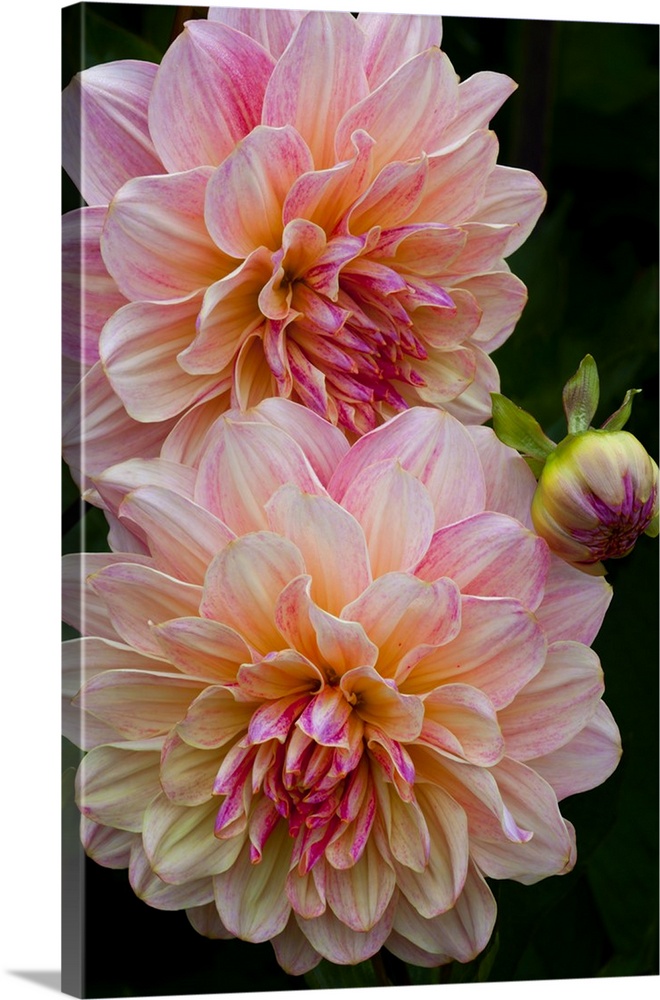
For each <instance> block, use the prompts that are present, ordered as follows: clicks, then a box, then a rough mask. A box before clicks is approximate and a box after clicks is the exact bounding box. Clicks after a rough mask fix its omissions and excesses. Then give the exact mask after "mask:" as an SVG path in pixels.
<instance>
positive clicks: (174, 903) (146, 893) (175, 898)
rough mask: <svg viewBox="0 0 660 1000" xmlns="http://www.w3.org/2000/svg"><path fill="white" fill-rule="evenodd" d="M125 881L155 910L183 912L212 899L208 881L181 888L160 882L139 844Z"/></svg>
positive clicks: (135, 845) (195, 880) (189, 884)
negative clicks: (189, 907)
mask: <svg viewBox="0 0 660 1000" xmlns="http://www.w3.org/2000/svg"><path fill="white" fill-rule="evenodd" d="M128 877H129V881H130V883H131V888H132V890H133V892H134V893H135V895H136V896H138V898H139V899H142V900H144V902H145V903H148V904H149V906H153V907H154V908H155V909H157V910H183V909H185V908H186V907H188V906H203V905H204V904H206V903H209V902H210V901H211V900H212V899H213V882H212V881H211V879H210V878H200V879H191V880H190V881H188V882H185V883H184V884H183V885H170V884H169V883H167V882H163V880H162V879H160V878H159V877H158V876H157V875H156V874H155V872H154V871H152V868H151V865H150V864H149V859H148V858H147V855H146V854H145V851H144V848H143V846H142V843H141V842H139V841H138V842H137V843H136V844H134V845H133V850H132V851H131V864H130V868H129V871H128Z"/></svg>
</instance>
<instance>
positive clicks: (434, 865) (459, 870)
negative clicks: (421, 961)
mask: <svg viewBox="0 0 660 1000" xmlns="http://www.w3.org/2000/svg"><path fill="white" fill-rule="evenodd" d="M416 796H417V802H418V804H419V807H420V809H421V810H422V812H423V814H424V818H425V820H426V824H427V826H428V828H429V836H430V853H429V860H428V864H427V865H426V867H425V868H424V871H423V872H417V871H415V870H414V869H413V868H408V867H406V866H405V865H401V864H397V863H396V862H395V865H394V868H395V871H396V881H397V885H398V886H399V889H400V890H401V892H402V894H403V896H405V897H406V899H407V900H408V901H409V902H410V903H411V904H412V905H413V906H414V907H415V909H416V910H417V911H418V912H419V913H420V914H421V916H422V917H426V918H430V917H436V916H438V914H439V913H444V912H446V911H447V910H449V909H451V907H452V906H453V905H454V904H455V902H456V900H457V898H458V897H459V895H460V893H461V892H462V890H463V886H464V884H465V878H466V875H467V868H468V835H467V821H466V818H465V813H464V812H463V810H462V809H461V807H460V806H459V805H457V804H456V803H455V802H454V801H453V799H452V798H451V797H450V796H449V795H447V793H446V792H445V791H443V789H441V788H435V787H434V786H433V785H425V784H422V785H419V786H418V787H417V790H416Z"/></svg>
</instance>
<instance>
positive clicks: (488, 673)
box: [403, 597, 546, 710]
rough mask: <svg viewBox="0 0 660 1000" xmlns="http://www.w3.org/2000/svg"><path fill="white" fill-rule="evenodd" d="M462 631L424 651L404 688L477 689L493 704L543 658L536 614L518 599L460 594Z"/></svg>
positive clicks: (511, 693)
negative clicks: (457, 686) (457, 685)
mask: <svg viewBox="0 0 660 1000" xmlns="http://www.w3.org/2000/svg"><path fill="white" fill-rule="evenodd" d="M461 615H462V620H461V631H460V633H459V634H458V636H457V637H456V638H455V639H452V640H451V641H450V642H448V643H446V644H445V645H444V646H440V647H438V648H437V649H436V650H434V651H433V652H431V653H429V654H427V655H426V656H425V657H424V658H423V659H422V660H420V661H419V663H418V664H417V665H416V666H415V668H414V669H413V671H412V672H411V673H410V674H409V676H408V677H407V678H406V680H405V682H404V684H403V689H404V690H405V691H406V692H410V693H414V694H424V693H426V692H428V691H430V690H432V689H433V688H435V687H437V686H438V685H439V684H441V683H444V684H447V683H457V682H458V683H464V684H471V685H472V686H473V687H476V688H480V689H481V690H482V691H483V692H484V693H485V694H486V695H488V697H489V698H490V700H491V701H492V702H493V705H494V706H495V708H496V709H498V710H499V709H501V708H504V706H505V705H508V704H509V703H510V702H511V701H513V699H514V698H515V696H516V695H517V694H518V692H519V691H520V689H521V688H522V687H524V685H525V684H527V683H528V682H529V681H530V680H531V679H532V677H534V676H535V675H536V674H537V673H538V672H539V670H540V669H541V667H542V666H543V663H544V662H545V654H546V639H545V635H544V633H543V630H542V629H541V627H540V625H539V624H538V622H537V621H536V618H535V617H534V616H533V615H532V614H531V612H529V611H527V609H526V608H524V607H523V606H522V604H520V603H519V602H518V601H513V600H509V599H507V598H499V597H463V598H462V600H461Z"/></svg>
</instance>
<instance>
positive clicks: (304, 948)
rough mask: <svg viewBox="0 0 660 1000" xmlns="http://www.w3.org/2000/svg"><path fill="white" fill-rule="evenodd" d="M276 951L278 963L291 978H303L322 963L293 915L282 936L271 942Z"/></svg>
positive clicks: (277, 936)
mask: <svg viewBox="0 0 660 1000" xmlns="http://www.w3.org/2000/svg"><path fill="white" fill-rule="evenodd" d="M270 943H271V944H272V946H273V948H274V950H275V955H276V957H277V961H278V963H279V964H280V965H281V966H282V968H283V969H284V971H285V972H288V973H289V975H290V976H302V975H304V974H305V973H306V972H310V971H311V969H313V968H315V967H316V966H317V965H318V964H319V962H320V961H321V955H319V953H318V951H316V950H315V949H314V948H312V946H311V944H310V943H309V941H308V940H307V938H306V937H305V935H304V934H303V932H302V931H301V930H300V927H299V926H298V924H297V922H296V919H295V917H294V915H293V913H292V914H291V916H290V917H289V920H288V923H287V925H286V927H285V928H284V930H283V931H282V932H281V933H280V934H276V935H275V937H274V938H273V939H272V940H271V942H270Z"/></svg>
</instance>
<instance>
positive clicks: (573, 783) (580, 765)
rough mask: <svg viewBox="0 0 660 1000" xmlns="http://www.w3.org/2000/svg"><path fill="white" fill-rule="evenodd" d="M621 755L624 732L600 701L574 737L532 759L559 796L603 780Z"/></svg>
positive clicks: (584, 789) (531, 764)
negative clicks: (620, 730)
mask: <svg viewBox="0 0 660 1000" xmlns="http://www.w3.org/2000/svg"><path fill="white" fill-rule="evenodd" d="M620 759H621V736H620V733H619V729H618V727H617V724H616V722H615V721H614V718H613V716H612V713H611V712H610V710H609V708H608V707H607V705H605V703H604V702H602V701H601V702H599V703H598V705H597V707H596V711H595V712H594V714H593V715H592V716H591V718H590V719H589V722H588V723H587V725H586V726H585V727H584V729H582V730H580V732H579V733H578V734H577V736H574V737H573V739H572V740H570V741H569V742H568V743H566V744H564V746H562V747H559V749H557V750H553V751H552V752H551V753H549V754H548V755H547V756H543V757H536V758H535V759H534V760H533V761H532V762H531V763H530V767H533V768H534V770H535V771H537V772H538V774H540V775H541V777H542V778H544V779H545V780H546V781H547V782H548V784H549V785H551V786H552V788H553V789H554V792H555V795H556V796H557V798H558V799H559V800H561V799H565V798H567V797H568V796H569V795H577V794H578V792H587V791H589V789H590V788H595V787H596V786H597V785H600V784H602V782H603V781H605V780H606V779H607V778H609V776H610V775H611V774H612V773H613V771H614V770H615V769H616V767H617V765H618V763H619V761H620Z"/></svg>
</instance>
